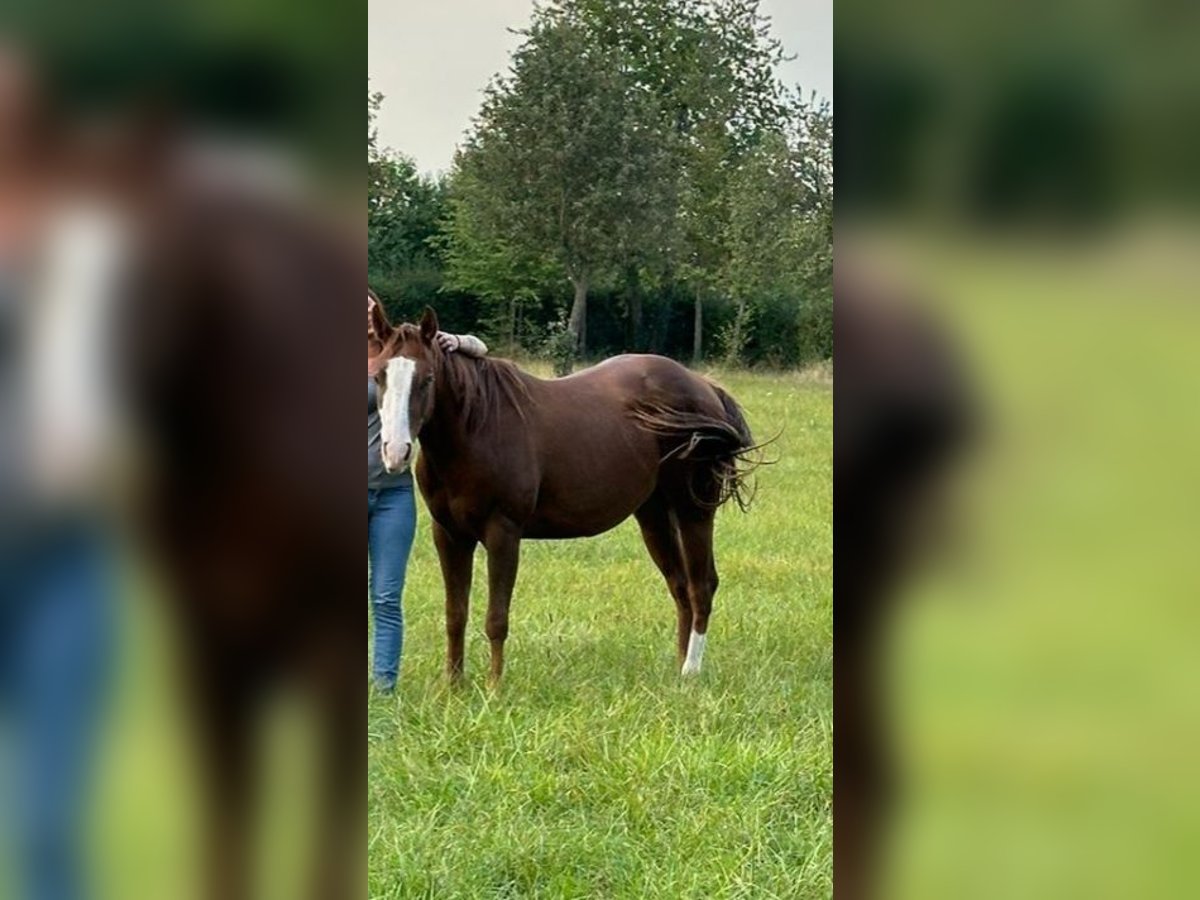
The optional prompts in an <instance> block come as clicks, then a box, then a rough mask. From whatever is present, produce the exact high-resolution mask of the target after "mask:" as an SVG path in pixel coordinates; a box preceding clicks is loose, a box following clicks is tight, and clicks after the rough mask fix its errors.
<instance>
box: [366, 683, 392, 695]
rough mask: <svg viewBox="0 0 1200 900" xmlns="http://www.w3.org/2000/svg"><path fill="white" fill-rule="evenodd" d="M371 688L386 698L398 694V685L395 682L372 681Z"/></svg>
mask: <svg viewBox="0 0 1200 900" xmlns="http://www.w3.org/2000/svg"><path fill="white" fill-rule="evenodd" d="M371 687H372V688H373V689H374V691H375V693H377V694H381V695H382V696H384V697H390V696H391V695H392V694H394V693H396V683H395V682H394V681H392V682H389V681H378V680H376V681H372V682H371Z"/></svg>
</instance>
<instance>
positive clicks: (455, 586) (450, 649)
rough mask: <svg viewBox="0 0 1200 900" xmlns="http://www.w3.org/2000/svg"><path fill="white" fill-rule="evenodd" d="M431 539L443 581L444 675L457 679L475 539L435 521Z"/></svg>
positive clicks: (461, 671) (464, 635)
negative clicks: (444, 606) (450, 530)
mask: <svg viewBox="0 0 1200 900" xmlns="http://www.w3.org/2000/svg"><path fill="white" fill-rule="evenodd" d="M433 543H434V546H436V547H437V552H438V560H439V561H440V562H441V564H442V581H443V582H444V583H445V585H446V675H447V676H448V677H449V678H450V680H451V681H461V680H462V676H463V655H464V642H465V640H466V633H467V616H468V614H469V612H470V604H471V572H472V568H473V567H474V563H475V544H476V541H474V540H471V539H462V538H456V537H454V536H453V535H451V534H450V532H448V531H446V529H445V528H443V527H442V526H441V525H439V524H438V523H437V522H436V521H435V522H434V523H433Z"/></svg>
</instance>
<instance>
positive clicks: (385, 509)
mask: <svg viewBox="0 0 1200 900" xmlns="http://www.w3.org/2000/svg"><path fill="white" fill-rule="evenodd" d="M377 315H382V309H381V308H380V305H379V300H378V298H377V297H375V295H374V294H372V293H371V292H370V291H368V292H367V345H368V347H370V345H371V341H372V339H376V336H377V332H376V329H375V324H374V322H375V317H376V316H377ZM437 340H438V343H439V344H440V345H441V347H442V349H443V350H445V351H446V352H448V353H453V352H458V353H462V354H464V355H466V356H476V357H478V356H486V355H487V352H488V349H487V345H486V344H484V342H483V341H481V340H480V339H479V338H477V337H475V336H474V335H470V334H446V333H444V332H440V333H439V334H438V336H437ZM378 396H379V395H378V387H377V386H376V384H375V379H373V378H371V377H368V378H367V561H368V564H369V566H370V570H371V585H370V590H371V611H372V614H373V618H374V621H375V647H374V658H373V661H372V670H371V678H372V681H373V682H374V684H375V687H376V689H378V690H379V691H381V692H383V693H390V692H391V691H393V690H394V689H395V686H396V678H397V676H398V674H399V670H400V656H401V653H402V652H403V649H404V604H403V598H404V579H405V574H406V573H407V570H408V557H409V554H410V553H411V552H412V544H413V537H414V536H415V535H416V530H417V507H416V501H415V499H414V497H413V477H412V471H411V469H410V468H407V467H406V468H405V469H404V471H402V472H396V473H389V472H388V471H387V470H386V469H385V468H384V465H383V454H382V447H381V442H380V420H379V408H378ZM408 452H409V455H410V456H409V461H410V462H411V454H412V450H411V449H410V450H409V451H408Z"/></svg>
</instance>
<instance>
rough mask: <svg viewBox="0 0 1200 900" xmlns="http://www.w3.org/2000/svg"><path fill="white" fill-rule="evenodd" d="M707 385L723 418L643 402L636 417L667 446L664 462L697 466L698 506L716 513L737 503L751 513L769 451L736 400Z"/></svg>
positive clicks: (694, 494)
mask: <svg viewBox="0 0 1200 900" xmlns="http://www.w3.org/2000/svg"><path fill="white" fill-rule="evenodd" d="M707 384H708V386H709V387H710V388H712V390H713V392H714V393H715V394H716V395H717V399H718V400H720V402H721V415H720V416H712V415H708V414H706V413H701V412H693V411H685V410H681V409H678V408H675V407H669V406H665V405H662V404H659V403H653V402H648V401H643V402H640V403H638V404H637V405H635V407H634V409H633V417H634V419H635V420H636V421H637V422H638V424H640V425H641V426H642V427H643V428H645V429H646V430H648V431H650V432H652V433H654V434H655V435H657V436H658V437H659V438H660V439H661V440H662V441H663V444H664V447H665V448H666V452H665V453H664V455H663V458H662V461H663V462H666V461H667V460H670V459H679V460H688V461H690V462H692V463H695V464H696V469H695V474H694V478H693V481H692V499H693V500H695V501H696V503H698V504H700V505H701V506H706V507H710V508H713V509H715V508H717V507H719V506H723V505H725V504H726V503H728V502H729V501H730V500H733V501H734V502H736V503H737V505H738V508H740V509H741V510H742V512H746V511H747V510H748V509H749V508H750V504H751V503H752V502H753V500H754V494H755V490H756V488H757V484H756V482H755V480H754V472H755V470H756V469H757V468H758V467H759V466H761V465H763V464H764V460H763V458H762V450H763V447H764V446H765V445H763V444H757V443H755V441H754V435H753V434H752V433H751V431H750V425H749V423H748V422H747V421H746V414H745V412H744V411H743V410H742V407H741V405H740V404H739V403H738V402H737V401H736V400H735V399H733V397H732V395H730V394H729V392H728V391H726V390H725V389H724V388H722V387H719V386H718V385H716V384H713V383H712V382H707Z"/></svg>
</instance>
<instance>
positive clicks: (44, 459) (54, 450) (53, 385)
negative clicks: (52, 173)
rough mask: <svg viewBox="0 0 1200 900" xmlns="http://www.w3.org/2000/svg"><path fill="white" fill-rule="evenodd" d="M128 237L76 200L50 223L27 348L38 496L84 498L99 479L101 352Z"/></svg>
mask: <svg viewBox="0 0 1200 900" xmlns="http://www.w3.org/2000/svg"><path fill="white" fill-rule="evenodd" d="M129 243H130V235H129V233H128V232H127V229H126V223H125V221H124V219H123V217H122V216H120V215H119V214H118V213H117V212H116V211H115V210H113V209H109V208H108V207H107V206H106V205H104V204H100V203H94V202H87V201H85V200H82V199H80V200H79V201H77V202H75V203H74V204H73V205H69V206H66V207H64V208H61V209H59V210H57V211H56V213H55V215H54V216H53V217H52V220H51V223H50V228H49V233H48V235H47V246H46V253H45V263H46V265H45V269H44V270H43V271H42V273H41V277H40V278H39V279H38V281H37V284H36V288H37V293H38V296H37V297H36V301H37V302H36V306H35V308H34V311H33V312H34V321H33V322H32V334H31V336H30V337H31V341H30V345H29V349H30V353H29V362H30V364H31V370H30V373H29V375H30V377H29V383H28V389H29V400H30V406H31V409H32V410H33V414H34V422H33V423H32V426H31V427H30V428H29V430H28V432H27V434H26V435H25V438H26V440H27V441H29V446H30V449H31V451H32V459H33V462H34V469H35V473H34V477H35V480H36V481H37V483H38V487H39V488H41V489H43V490H45V491H48V492H49V493H50V494H53V495H56V496H57V495H63V494H67V493H77V492H79V491H81V490H86V489H87V487H88V485H89V484H95V483H97V482H99V481H100V480H101V479H103V477H104V468H105V465H106V464H107V462H108V461H109V457H110V455H111V454H112V453H113V452H114V450H115V442H116V440H117V437H118V434H117V432H118V430H119V429H118V414H119V411H120V410H119V403H118V399H119V398H118V397H117V394H116V390H115V384H114V379H113V364H114V357H113V347H112V345H111V343H110V338H111V332H112V330H113V327H114V322H113V320H114V317H115V314H116V308H115V304H116V301H117V299H118V297H119V296H120V294H119V283H120V278H121V275H122V273H123V271H124V265H125V263H126V261H127V256H128V250H129Z"/></svg>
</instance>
